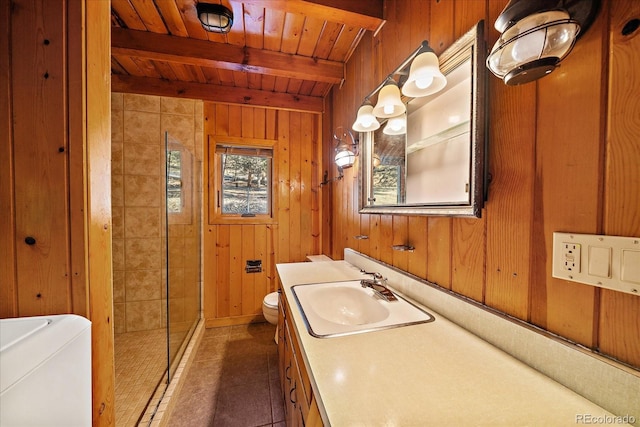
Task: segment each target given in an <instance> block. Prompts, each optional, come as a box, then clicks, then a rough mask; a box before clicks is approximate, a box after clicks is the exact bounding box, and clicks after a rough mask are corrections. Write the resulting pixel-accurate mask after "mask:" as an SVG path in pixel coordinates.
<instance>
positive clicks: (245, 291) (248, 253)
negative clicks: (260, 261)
mask: <svg viewBox="0 0 640 427" xmlns="http://www.w3.org/2000/svg"><path fill="white" fill-rule="evenodd" d="M258 227H260V226H259V225H240V226H238V227H234V228H235V229H238V228H239V229H240V230H241V232H240V235H241V238H240V241H241V242H242V255H241V257H240V262H241V263H240V266H239V267H240V270H239V272H240V277H241V282H242V286H241V288H242V304H241V307H242V314H243V315H247V314H258V313H257V312H256V308H257V307H259V306H257V305H256V302H257V301H255V299H256V298H255V293H256V289H255V287H256V280H255V274H254V273H247V272H246V271H245V270H244V263H245V262H246V260H248V259H256V258H255V255H256V242H255V236H256V228H258Z"/></svg>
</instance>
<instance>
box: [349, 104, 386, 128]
mask: <svg viewBox="0 0 640 427" xmlns="http://www.w3.org/2000/svg"><path fill="white" fill-rule="evenodd" d="M379 128H380V123H379V122H378V119H376V116H375V115H374V114H373V105H371V103H370V102H366V103H364V104H362V106H361V107H360V108H359V109H358V115H357V117H356V121H355V122H354V123H353V126H352V127H351V129H353V130H354V131H356V132H369V131H374V130H377V129H379Z"/></svg>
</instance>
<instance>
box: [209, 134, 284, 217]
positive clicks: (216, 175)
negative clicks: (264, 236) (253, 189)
mask: <svg viewBox="0 0 640 427" xmlns="http://www.w3.org/2000/svg"><path fill="white" fill-rule="evenodd" d="M277 143H278V141H277V140H272V139H255V138H235V137H226V136H225V137H218V138H213V137H209V146H208V151H209V153H208V157H209V158H208V163H209V173H208V175H209V176H208V192H209V223H210V224H275V223H276V222H277V221H276V218H275V216H276V213H277V210H278V203H277V198H276V196H277V194H278V193H277V189H278V167H277V165H278V162H277V161H276V153H277ZM218 145H225V146H230V147H238V148H257V149H260V148H262V149H269V150H271V152H272V156H271V186H270V191H271V195H270V197H269V199H270V200H271V207H270V213H269V214H268V215H256V216H252V217H243V216H241V215H237V214H235V215H231V214H223V213H222V207H221V206H219V204H218V194H219V193H218V192H222V165H221V164H220V158H221V155H219V154H218V153H217V152H216V147H217V146H218Z"/></svg>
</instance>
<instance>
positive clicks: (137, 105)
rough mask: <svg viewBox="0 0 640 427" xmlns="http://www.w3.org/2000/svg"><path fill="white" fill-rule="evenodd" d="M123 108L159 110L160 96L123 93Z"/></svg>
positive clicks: (156, 111) (155, 111)
mask: <svg viewBox="0 0 640 427" xmlns="http://www.w3.org/2000/svg"><path fill="white" fill-rule="evenodd" d="M124 109H125V110H130V111H149V112H152V113H159V112H160V97H159V96H153V95H137V94H133V93H125V94H124Z"/></svg>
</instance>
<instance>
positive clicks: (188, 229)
mask: <svg viewBox="0 0 640 427" xmlns="http://www.w3.org/2000/svg"><path fill="white" fill-rule="evenodd" d="M165 143H166V160H167V161H166V200H165V202H166V203H165V207H166V218H165V224H166V227H165V236H166V245H165V248H166V255H165V257H164V259H165V260H166V279H167V280H166V283H167V288H166V313H167V315H166V321H167V340H168V343H169V345H168V349H167V357H168V366H169V381H170V380H171V378H172V377H173V374H174V373H175V370H176V368H177V364H178V361H179V360H180V358H181V357H182V354H183V352H184V349H185V347H186V345H187V343H188V342H189V339H190V338H191V335H192V334H193V332H194V330H195V327H196V325H197V323H198V320H199V319H200V284H201V283H200V282H201V274H200V271H201V223H202V221H201V216H202V209H201V206H202V203H201V200H202V180H201V170H202V161H201V160H200V159H198V158H197V157H196V156H195V155H194V154H195V153H194V152H193V151H194V150H193V146H191V147H188V146H186V144H183V143H182V142H181V141H179V140H178V139H176V138H174V137H172V136H171V135H170V134H169V133H168V132H167V133H165Z"/></svg>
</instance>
